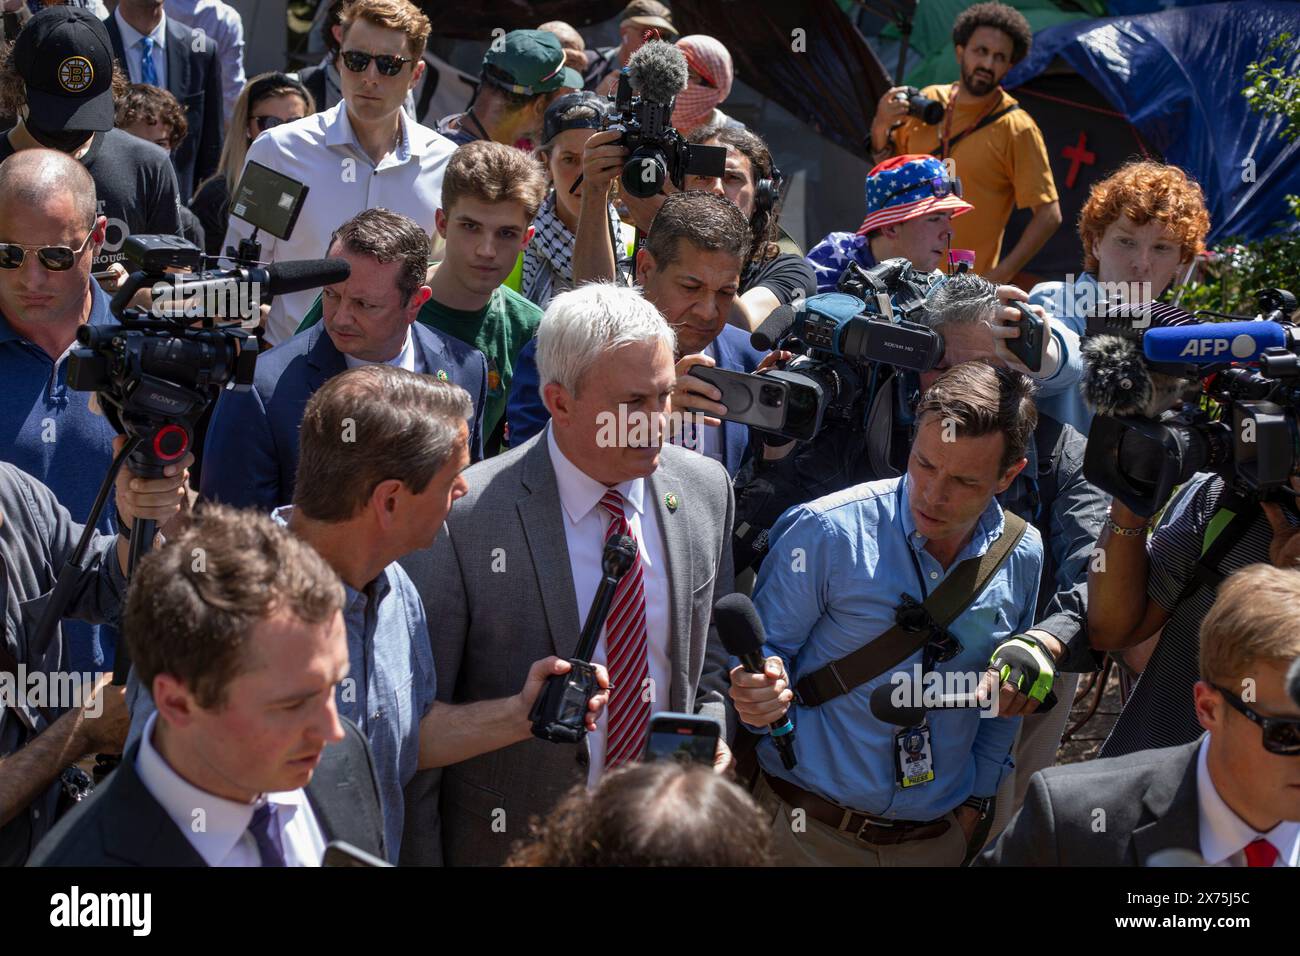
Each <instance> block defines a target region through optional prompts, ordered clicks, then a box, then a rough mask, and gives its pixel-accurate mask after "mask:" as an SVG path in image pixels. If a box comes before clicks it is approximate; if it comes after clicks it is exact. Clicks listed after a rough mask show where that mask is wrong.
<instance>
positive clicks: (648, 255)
mask: <svg viewBox="0 0 1300 956" xmlns="http://www.w3.org/2000/svg"><path fill="white" fill-rule="evenodd" d="M650 236H651V237H653V238H649V237H648V238H647V239H646V244H645V246H644V248H642V250H641V252H640V254H639V257H638V259H637V279H638V281H639V282H640V283H641V291H642V292H643V293H644V295H645V297H646V299H647V300H649V301H650V302H651V303H652V304H653V305H654V307H655V308H657V309H658V310H659V312H660V314H662V315H663V317H664V318H665V319H667V320H668V324H669V325H671V326H672V327H673V331H675V332H676V333H677V353H676V354H677V356H679V361H678V362H677V373H678V379H677V389H676V391H675V392H674V394H673V410H674V411H679V412H693V413H697V414H699V415H703V416H704V418H703V419H702V420H701V421H695V420H694V416H691V420H690V421H686V422H684V423H683V429H682V431H681V432H680V433H679V434H677V435H675V436H674V437H673V438H672V439H671V440H672V441H673V442H674V443H675V444H679V445H682V446H683V447H687V448H693V449H694V450H695V451H698V452H700V453H701V454H703V455H705V456H707V457H709V458H712V459H714V460H715V461H718V462H721V463H722V466H723V467H724V468H726V469H727V474H728V475H731V476H733V477H734V476H735V474H736V472H737V471H738V470H739V469H740V465H741V463H742V461H743V460H744V457H745V453H746V451H747V450H748V447H749V429H748V428H747V427H746V426H745V425H741V424H739V423H737V422H727V421H721V420H720V419H718V418H715V417H712V416H716V415H719V414H722V413H724V412H725V410H726V406H724V405H720V404H718V402H717V399H719V398H720V397H721V393H720V392H719V391H718V390H717V389H716V388H714V387H713V386H712V385H710V384H708V383H707V382H705V381H704V380H702V379H699V378H696V377H695V376H693V375H690V374H689V372H690V370H691V369H692V368H693V367H695V366H696V365H708V366H716V367H717V368H722V369H727V370H729V371H733V372H752V371H754V370H755V369H756V368H758V366H759V363H760V362H761V361H762V359H763V353H761V352H759V351H758V350H757V349H755V348H754V347H753V346H752V345H750V343H749V334H748V333H746V332H744V331H742V330H741V329H739V328H737V327H736V326H734V325H728V324H727V318H728V316H729V315H730V314H731V305H732V302H733V301H734V300H735V298H736V296H737V294H738V292H739V288H740V267H741V264H742V262H743V260H744V256H745V253H746V252H747V251H748V249H749V244H750V242H751V241H752V240H751V236H750V231H749V224H748V223H747V222H746V221H745V217H744V216H743V215H741V212H740V210H739V209H737V208H736V206H735V205H734V204H732V203H731V202H729V201H728V200H726V199H724V198H722V197H720V196H715V195H713V194H712V193H706V192H702V191H690V192H685V193H677V194H675V195H673V196H670V197H669V198H668V199H666V200H665V201H664V203H663V205H662V206H661V207H660V209H659V212H658V214H657V215H656V216H655V219H654V225H653V227H652V229H651V233H650ZM536 356H537V344H536V342H535V341H533V342H530V343H529V344H528V345H527V346H525V348H524V351H523V353H522V354H521V355H520V357H519V365H518V367H517V368H516V371H515V384H514V385H513V386H512V388H511V393H510V403H509V411H508V417H509V423H510V445H511V447H515V446H518V445H522V444H523V443H524V442H525V441H527V440H528V439H529V438H531V437H532V436H533V435H535V434H537V433H538V432H539V431H541V429H542V427H543V426H544V425H545V424H546V420H547V417H548V413H547V411H546V406H545V404H544V403H543V402H542V399H541V394H540V392H539V391H538V381H537V366H536V361H537V358H536Z"/></svg>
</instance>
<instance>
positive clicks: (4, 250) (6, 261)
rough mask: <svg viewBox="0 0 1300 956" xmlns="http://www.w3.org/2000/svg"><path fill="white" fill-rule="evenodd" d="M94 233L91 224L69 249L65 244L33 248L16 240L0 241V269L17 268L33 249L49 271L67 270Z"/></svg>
mask: <svg viewBox="0 0 1300 956" xmlns="http://www.w3.org/2000/svg"><path fill="white" fill-rule="evenodd" d="M94 234H95V227H94V226H91V227H90V232H88V233H86V238H85V239H83V240H81V245H79V246H78V247H77V248H75V249H69V248H68V247H67V246H42V247H41V248H39V249H33V247H32V246H24V245H19V244H18V243H16V242H5V243H0V269H17V268H19V267H20V266H21V265H22V264H23V262H24V261H25V260H26V259H27V253H28V252H29V251H34V252H35V253H36V258H37V259H39V260H40V263H41V265H43V266H45V268H47V269H49V270H50V271H51V272H67V271H68V270H69V269H71V268H72V266H73V264H74V263H75V262H76V261H77V256H79V255H81V253H82V252H83V251H85V248H86V243H88V242H90V237H91V236H93V235H94Z"/></svg>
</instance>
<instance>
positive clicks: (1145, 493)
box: [1082, 289, 1300, 517]
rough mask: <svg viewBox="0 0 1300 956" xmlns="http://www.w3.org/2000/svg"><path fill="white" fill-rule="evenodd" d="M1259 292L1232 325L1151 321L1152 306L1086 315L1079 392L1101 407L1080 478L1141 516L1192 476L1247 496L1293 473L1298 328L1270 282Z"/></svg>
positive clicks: (1290, 302)
mask: <svg viewBox="0 0 1300 956" xmlns="http://www.w3.org/2000/svg"><path fill="white" fill-rule="evenodd" d="M1258 299H1259V304H1260V315H1259V316H1258V317H1256V318H1254V319H1244V320H1239V321H1228V322H1194V321H1191V317H1190V316H1188V315H1187V313H1181V312H1180V313H1179V315H1178V317H1177V318H1175V319H1173V320H1172V321H1171V320H1170V317H1169V316H1168V315H1165V316H1163V317H1162V318H1163V319H1164V322H1163V323H1162V324H1158V325H1153V324H1151V323H1150V315H1149V314H1148V310H1149V309H1151V308H1159V307H1153V306H1150V305H1147V306H1138V307H1134V308H1130V309H1120V310H1118V311H1116V312H1112V313H1111V314H1110V315H1107V316H1099V317H1095V318H1090V319H1089V320H1088V332H1089V333H1090V336H1093V337H1091V338H1090V339H1089V341H1088V342H1087V343H1086V344H1085V346H1084V354H1083V358H1084V378H1083V382H1082V387H1083V392H1084V398H1085V399H1086V400H1087V402H1088V404H1089V405H1090V406H1091V407H1092V408H1093V409H1094V411H1097V412H1098V413H1099V414H1098V415H1097V416H1096V417H1095V418H1094V419H1093V422H1092V428H1091V430H1090V431H1089V433H1088V447H1087V452H1086V454H1085V458H1084V475H1085V476H1086V477H1087V478H1088V480H1089V481H1091V482H1092V483H1093V484H1095V485H1096V486H1097V487H1098V488H1101V489H1102V490H1103V491H1105V492H1108V493H1109V494H1111V495H1114V496H1115V497H1116V498H1118V499H1119V500H1120V501H1121V502H1123V503H1124V505H1125V506H1126V507H1128V508H1129V509H1130V510H1132V511H1133V512H1134V513H1135V514H1138V515H1142V516H1144V517H1149V516H1151V515H1154V514H1155V513H1156V512H1158V511H1159V510H1160V509H1161V508H1162V507H1163V506H1164V504H1165V503H1166V502H1167V501H1168V500H1169V498H1170V496H1171V495H1172V494H1173V492H1174V489H1175V488H1177V486H1178V485H1180V484H1182V483H1183V482H1185V481H1187V480H1188V479H1189V478H1191V477H1192V475H1194V474H1196V473H1197V472H1200V471H1211V472H1216V473H1218V474H1220V475H1222V476H1223V477H1224V479H1225V480H1227V481H1228V482H1229V483H1230V484H1231V485H1232V486H1233V487H1234V488H1236V489H1237V490H1238V491H1240V492H1241V493H1243V494H1247V495H1252V496H1256V497H1267V496H1269V495H1270V494H1271V493H1272V492H1274V491H1276V490H1278V489H1281V488H1284V487H1285V486H1286V485H1287V482H1288V480H1289V479H1290V477H1291V476H1292V475H1294V474H1297V473H1298V472H1300V422H1298V420H1297V409H1300V329H1297V327H1296V326H1295V325H1292V324H1291V323H1290V322H1289V321H1288V320H1287V316H1289V315H1290V314H1291V313H1292V312H1294V310H1295V308H1296V299H1295V296H1294V295H1292V294H1291V293H1289V292H1284V291H1282V290H1280V289H1265V290H1264V291H1262V292H1260V293H1259V296H1258ZM1163 308H1164V310H1165V311H1166V312H1168V311H1169V308H1168V307H1163ZM1135 320H1136V321H1135Z"/></svg>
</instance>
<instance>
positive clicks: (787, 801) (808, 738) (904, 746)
mask: <svg viewBox="0 0 1300 956" xmlns="http://www.w3.org/2000/svg"><path fill="white" fill-rule="evenodd" d="M1031 393H1032V386H1031V385H1030V383H1029V380H1028V379H1027V377H1025V376H1023V375H1021V374H1020V373H1017V372H1013V371H1007V370H1002V369H995V368H993V367H992V366H989V365H986V364H983V363H979V362H968V363H964V364H962V365H958V366H955V367H953V368H952V369H949V370H948V371H946V372H945V373H944V374H943V375H942V376H940V377H939V378H938V379H937V380H936V381H935V383H934V384H933V385H932V386H931V387H930V389H929V390H927V392H926V394H925V396H924V397H923V399H922V401H921V404H920V405H919V406H918V409H917V421H918V428H917V433H916V438H915V441H914V442H913V444H912V450H911V454H910V456H909V460H908V469H907V474H906V475H904V476H903V477H901V478H894V479H886V480H882V481H874V482H868V483H866V484H862V485H858V486H856V487H853V488H848V489H845V490H844V491H841V492H839V493H837V494H833V495H829V496H827V497H825V498H821V499H818V500H816V501H813V502H810V503H808V504H805V505H799V506H797V507H795V508H792V509H791V510H789V511H787V512H786V513H785V514H784V515H783V516H782V517H781V519H780V521H778V522H777V524H776V526H775V527H774V529H773V544H772V547H771V551H770V553H769V556H768V558H767V560H766V561H764V563H763V566H762V569H761V571H760V573H759V577H758V582H757V585H756V588H755V592H754V603H755V605H756V606H757V608H758V612H759V614H760V616H761V617H762V619H763V623H764V627H765V630H766V635H767V644H766V647H765V650H766V652H767V653H768V654H769V655H775V656H774V657H772V658H769V661H768V666H767V671H766V673H764V674H747V673H745V672H744V671H743V670H741V669H739V668H737V669H736V670H733V671H732V675H731V680H732V691H731V696H732V699H733V700H734V702H735V705H736V710H737V712H738V714H739V715H740V718H741V719H742V720H743V721H744V722H745V723H746V724H749V725H750V726H751V727H754V728H763V727H766V726H767V725H768V724H769V723H771V722H772V721H773V720H775V719H776V718H777V717H779V716H780V715H781V714H783V713H784V712H785V711H786V710H787V708H790V705H791V703H792V701H793V693H792V691H791V690H790V689H789V686H788V685H793V684H798V683H799V681H800V680H801V679H803V678H804V677H806V676H807V675H809V674H813V673H815V672H817V671H819V670H821V669H822V668H823V667H825V666H826V665H828V664H829V663H831V662H832V661H837V660H839V659H841V658H843V657H845V656H847V655H849V654H851V653H853V652H854V651H855V650H857V649H858V648H860V647H861V646H862V645H864V644H866V643H870V642H871V641H873V640H875V639H876V638H878V637H879V636H881V635H882V634H884V633H885V632H886V631H888V630H889V629H890V628H891V627H892V626H893V625H894V623H895V614H896V611H897V610H898V608H899V607H900V605H901V604H902V603H903V598H902V596H903V595H908V596H909V597H910V598H911V599H913V600H915V601H923V600H925V598H926V597H927V596H928V595H929V594H931V593H932V592H933V591H934V590H935V589H936V588H937V587H939V586H940V584H941V583H942V582H943V581H944V579H945V578H947V576H948V575H949V573H950V572H951V571H952V570H953V569H954V568H956V567H958V566H959V565H960V564H961V563H962V562H963V561H965V560H966V559H968V558H972V557H978V556H980V555H982V554H984V552H986V551H987V550H988V549H989V548H990V547H991V546H992V545H993V543H994V542H995V541H996V540H997V539H998V538H999V537H1000V536H1001V535H1002V534H1003V532H1004V527H1005V525H1006V519H1005V517H1004V515H1003V512H1002V508H1001V507H1000V506H999V505H998V504H997V502H996V501H995V500H994V496H995V495H996V494H999V493H1000V492H1002V491H1004V490H1006V489H1007V488H1008V487H1009V486H1010V484H1011V482H1012V481H1014V480H1015V478H1016V476H1017V475H1018V474H1019V473H1020V471H1021V469H1023V468H1024V466H1025V463H1026V450H1027V447H1028V444H1029V441H1030V437H1031V435H1032V433H1033V429H1034V426H1035V423H1036V419H1037V413H1036V412H1035V410H1034V406H1033V400H1032V398H1031ZM1042 559H1043V555H1042V544H1041V539H1040V537H1039V535H1038V532H1037V531H1036V530H1035V529H1034V528H1033V527H1032V526H1029V527H1026V528H1025V530H1024V533H1023V536H1022V537H1020V539H1019V541H1018V542H1017V543H1016V545H1015V547H1014V548H1013V549H1012V550H1011V552H1010V553H1009V555H1008V556H1007V557H1006V559H1005V560H1004V561H1003V562H1002V564H1001V565H1000V566H999V567H998V569H997V571H996V572H995V573H994V575H993V576H992V578H991V579H990V580H989V583H988V584H987V586H986V587H985V588H984V589H983V591H982V592H981V593H980V594H979V595H978V596H977V597H976V598H975V599H974V600H973V601H972V602H971V603H970V604H969V606H968V607H967V609H966V610H965V611H963V612H962V613H961V614H960V615H959V616H958V617H957V618H956V619H955V620H954V621H953V622H952V623H951V624H950V625H949V627H948V632H949V634H950V636H951V637H952V638H955V639H956V642H957V643H958V644H959V645H960V649H959V650H958V651H957V652H956V654H955V656H952V657H951V658H950V659H947V660H946V661H942V662H938V661H935V660H933V658H934V657H935V656H936V655H932V654H930V653H929V652H923V651H917V652H916V653H914V654H912V655H911V656H910V657H908V658H907V659H905V660H904V661H902V662H901V663H899V664H898V665H897V666H895V667H891V668H887V669H886V670H885V671H884V672H882V673H880V674H878V675H877V676H876V677H874V678H870V679H868V680H866V681H865V682H863V683H861V684H859V685H857V686H855V687H851V688H848V689H847V693H842V694H840V695H839V696H836V697H834V698H832V699H827V700H825V701H824V702H823V703H821V704H820V705H819V706H805V705H804V704H803V703H795V704H794V705H793V708H792V711H793V712H792V714H791V718H792V720H793V722H794V725H795V731H796V734H797V743H796V748H797V755H798V764H797V766H796V767H795V768H794V769H793V770H786V769H784V768H783V767H782V765H781V761H780V760H779V759H778V756H777V752H776V749H775V746H774V745H773V744H772V742H771V741H770V740H767V739H764V740H762V741H760V743H759V746H758V762H759V765H760V767H761V770H762V774H761V777H760V780H759V783H758V789H757V791H756V796H757V797H758V798H759V800H760V801H761V802H762V804H763V805H764V807H765V808H766V809H768V810H770V811H771V812H772V818H773V821H774V822H773V847H774V850H775V852H776V854H777V857H778V859H779V861H780V862H782V863H786V864H791V865H800V864H802V865H810V864H811V865H817V864H830V865H866V866H876V865H951V866H955V865H958V864H960V863H961V862H962V860H963V858H964V857H965V856H966V852H967V843H968V841H969V839H970V836H971V834H972V833H973V832H974V829H975V826H976V824H977V823H978V822H979V820H980V819H981V818H982V816H983V814H984V813H987V810H988V806H987V800H988V798H991V797H992V796H993V795H994V794H995V793H996V792H997V787H998V784H999V782H1000V781H1001V779H1002V777H1003V776H1004V775H1005V774H1006V773H1007V771H1008V770H1009V769H1010V761H1009V759H1008V752H1009V750H1010V748H1011V745H1012V742H1013V741H1014V739H1015V735H1016V730H1017V728H1018V725H1019V719H1018V718H1011V719H1008V718H1004V717H1003V718H1000V717H997V716H996V715H995V712H994V711H993V710H992V706H991V705H992V701H991V700H990V701H989V704H990V706H989V707H986V708H976V709H965V710H946V711H936V712H932V713H930V714H928V715H927V717H926V718H925V720H924V721H923V722H922V724H920V725H917V726H915V727H912V728H909V729H907V730H904V729H903V728H900V727H897V726H894V725H892V724H887V723H885V722H883V721H881V720H880V719H878V718H876V717H875V716H874V715H873V713H872V708H871V697H872V691H873V690H874V689H875V688H877V687H879V686H881V685H888V684H890V683H895V684H897V683H899V682H900V681H901V680H903V679H904V678H910V677H914V676H915V674H916V670H915V669H916V668H922V671H923V672H924V673H926V674H930V673H931V671H933V674H934V675H938V676H939V677H941V678H942V679H943V680H944V683H945V687H946V688H953V689H956V690H958V692H960V690H961V688H962V687H964V688H965V689H966V690H967V692H969V691H970V690H973V689H974V688H975V687H976V686H977V685H978V686H979V687H980V693H981V695H982V696H983V697H985V698H987V697H988V695H989V694H990V693H991V692H992V691H993V687H994V684H995V680H996V678H995V676H994V675H992V674H990V673H987V671H988V668H989V661H990V658H991V657H992V655H993V652H994V650H995V649H997V648H998V646H999V645H1000V644H1001V643H1002V642H1003V641H1004V640H1006V639H1007V638H1009V637H1011V636H1012V635H1015V634H1019V633H1022V632H1024V631H1025V630H1026V629H1028V628H1029V627H1031V626H1032V625H1033V623H1034V618H1035V609H1036V603H1037V596H1038V583H1039V576H1040V574H1041V569H1042ZM938 656H942V655H938ZM787 674H789V675H791V678H787V677H786V675H787ZM930 679H931V680H932V679H933V677H931V678H930ZM1005 686H1006V685H1004V687H1005ZM914 732H915V733H916V734H919V736H915V735H914ZM917 752H920V753H923V754H925V757H926V762H927V764H928V768H927V770H926V771H925V772H924V773H917V774H914V773H913V772H912V770H911V769H909V770H906V771H905V770H904V767H905V765H906V766H908V767H911V764H910V763H909V761H910V760H911V758H912V755H913V754H914V753H917ZM930 772H932V774H933V777H932V779H921V780H918V779H917V778H918V777H927V776H928V774H929V773H930ZM905 773H906V774H907V776H906V777H905V776H904V774H905ZM796 811H802V812H801V813H797V812H796Z"/></svg>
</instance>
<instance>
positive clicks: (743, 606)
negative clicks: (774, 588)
mask: <svg viewBox="0 0 1300 956" xmlns="http://www.w3.org/2000/svg"><path fill="white" fill-rule="evenodd" d="M713 623H714V624H716V625H717V628H718V637H719V638H720V639H721V640H722V646H723V647H724V648H726V650H727V653H728V654H730V655H731V656H732V657H737V658H739V659H740V666H741V667H743V668H745V670H747V671H749V673H751V674H761V673H763V667H764V665H765V664H766V663H767V662H766V661H765V660H764V659H763V642H764V640H765V635H764V633H763V621H762V619H760V618H759V616H758V609H757V608H755V607H754V602H753V601H751V600H750V599H749V597H748V596H746V595H744V594H741V593H739V592H734V593H732V594H724V595H723V596H722V597H721V598H719V599H718V602H717V603H716V604H714V605H713ZM768 730H769V731H770V732H771V734H772V742H773V743H775V744H776V749H777V752H778V753H779V754H780V755H781V764H782V766H784V767H785V769H786V770H793V769H794V768H795V765H796V760H795V756H794V724H793V723H792V722H791V720H790V715H789V713H786V714H784V715H782V716H781V717H779V718H778V719H776V720H774V721H772V723H771V724H769V725H768Z"/></svg>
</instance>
